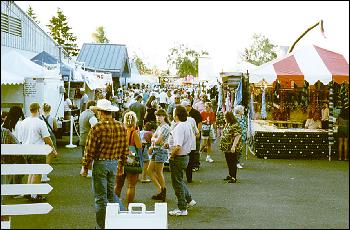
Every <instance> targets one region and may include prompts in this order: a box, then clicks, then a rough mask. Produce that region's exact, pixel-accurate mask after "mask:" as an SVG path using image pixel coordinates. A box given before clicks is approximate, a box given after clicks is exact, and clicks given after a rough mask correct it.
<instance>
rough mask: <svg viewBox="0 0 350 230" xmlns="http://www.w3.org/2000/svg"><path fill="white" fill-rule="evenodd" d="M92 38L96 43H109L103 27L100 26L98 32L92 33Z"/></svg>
mask: <svg viewBox="0 0 350 230" xmlns="http://www.w3.org/2000/svg"><path fill="white" fill-rule="evenodd" d="M92 38H93V39H94V41H95V42H96V43H109V40H108V38H107V37H106V34H105V30H104V28H103V26H99V27H97V28H96V32H94V33H92Z"/></svg>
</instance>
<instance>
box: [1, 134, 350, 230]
mask: <svg viewBox="0 0 350 230" xmlns="http://www.w3.org/2000/svg"><path fill="white" fill-rule="evenodd" d="M76 140H77V137H74V142H75V141H76ZM66 144H69V137H66V136H64V137H63V139H62V140H58V150H59V157H58V158H56V159H55V160H54V162H53V163H52V166H53V168H54V169H53V171H52V172H51V173H50V174H49V177H50V178H51V181H50V182H49V184H50V185H51V186H52V187H53V190H52V191H51V192H50V193H49V194H48V202H49V203H50V204H51V205H52V206H53V209H52V210H51V212H50V213H48V214H46V215H27V216H13V217H12V218H11V228H13V229H24V228H27V229H28V228H30V229H62V228H71V229H88V228H90V229H91V228H94V227H95V213H94V199H93V194H92V190H91V179H89V178H83V177H81V176H80V175H79V172H80V169H81V165H80V157H81V150H80V147H79V146H78V147H77V148H73V149H70V148H66V147H65V145H66ZM212 158H213V159H214V160H215V161H214V162H213V163H208V162H205V155H202V156H201V168H200V170H199V171H198V172H194V173H193V180H194V182H193V183H191V184H189V190H190V192H191V193H192V197H193V199H194V200H196V201H197V205H196V206H195V207H193V208H192V209H190V210H189V211H188V216H181V217H172V216H169V215H168V228H171V229H220V228H243V229H281V228H283V229H289V228H297V229H315V228H319V229H349V162H348V161H328V160H303V159H295V160H294V159H259V158H257V157H255V156H254V155H248V159H244V160H243V163H244V168H243V169H238V173H237V179H238V181H237V183H234V184H226V183H225V182H224V181H223V178H225V177H226V175H227V174H228V173H227V172H228V171H227V167H226V161H225V158H224V155H223V154H222V153H221V152H220V151H218V149H217V148H216V145H215V146H214V153H213V155H212ZM164 174H165V178H166V183H167V200H166V202H167V205H168V210H172V209H174V208H176V207H177V206H176V196H175V193H174V190H173V189H172V186H171V180H170V172H168V171H166V170H165V172H164ZM125 191H126V189H125V187H124V188H123V192H122V198H123V197H125ZM155 193H156V189H155V187H154V185H153V184H152V183H148V184H144V183H140V182H139V183H138V184H137V186H136V199H135V202H140V203H144V204H145V205H146V207H147V210H154V203H155V201H154V200H152V199H151V196H152V195H154V194H155ZM5 202H7V203H29V201H27V200H26V199H24V198H23V199H13V198H7V199H5ZM140 228H142V226H140Z"/></svg>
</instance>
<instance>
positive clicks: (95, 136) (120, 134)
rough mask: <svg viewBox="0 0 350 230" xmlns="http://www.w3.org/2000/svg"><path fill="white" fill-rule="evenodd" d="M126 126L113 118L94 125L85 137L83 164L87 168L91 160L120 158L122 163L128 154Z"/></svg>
mask: <svg viewBox="0 0 350 230" xmlns="http://www.w3.org/2000/svg"><path fill="white" fill-rule="evenodd" d="M128 152H129V150H128V142H127V133H126V127H125V126H124V124H123V123H121V122H119V121H115V120H114V119H113V118H106V119H103V120H101V121H100V122H98V123H97V124H96V125H94V126H93V127H92V128H91V130H90V132H89V134H88V137H87V141H86V147H85V152H84V159H83V166H84V168H88V166H89V165H91V163H92V161H93V160H97V159H100V160H120V161H122V163H123V164H124V162H125V161H126V156H127V154H128Z"/></svg>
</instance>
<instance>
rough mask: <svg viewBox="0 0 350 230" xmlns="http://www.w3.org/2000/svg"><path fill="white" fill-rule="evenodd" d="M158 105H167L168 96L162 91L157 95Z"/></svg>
mask: <svg viewBox="0 0 350 230" xmlns="http://www.w3.org/2000/svg"><path fill="white" fill-rule="evenodd" d="M159 103H165V104H168V96H167V94H166V92H164V91H162V92H161V93H160V94H159Z"/></svg>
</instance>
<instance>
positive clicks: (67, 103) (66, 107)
mask: <svg viewBox="0 0 350 230" xmlns="http://www.w3.org/2000/svg"><path fill="white" fill-rule="evenodd" d="M70 106H72V101H71V100H70V99H69V98H67V99H66V100H65V101H64V111H71V108H70Z"/></svg>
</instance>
